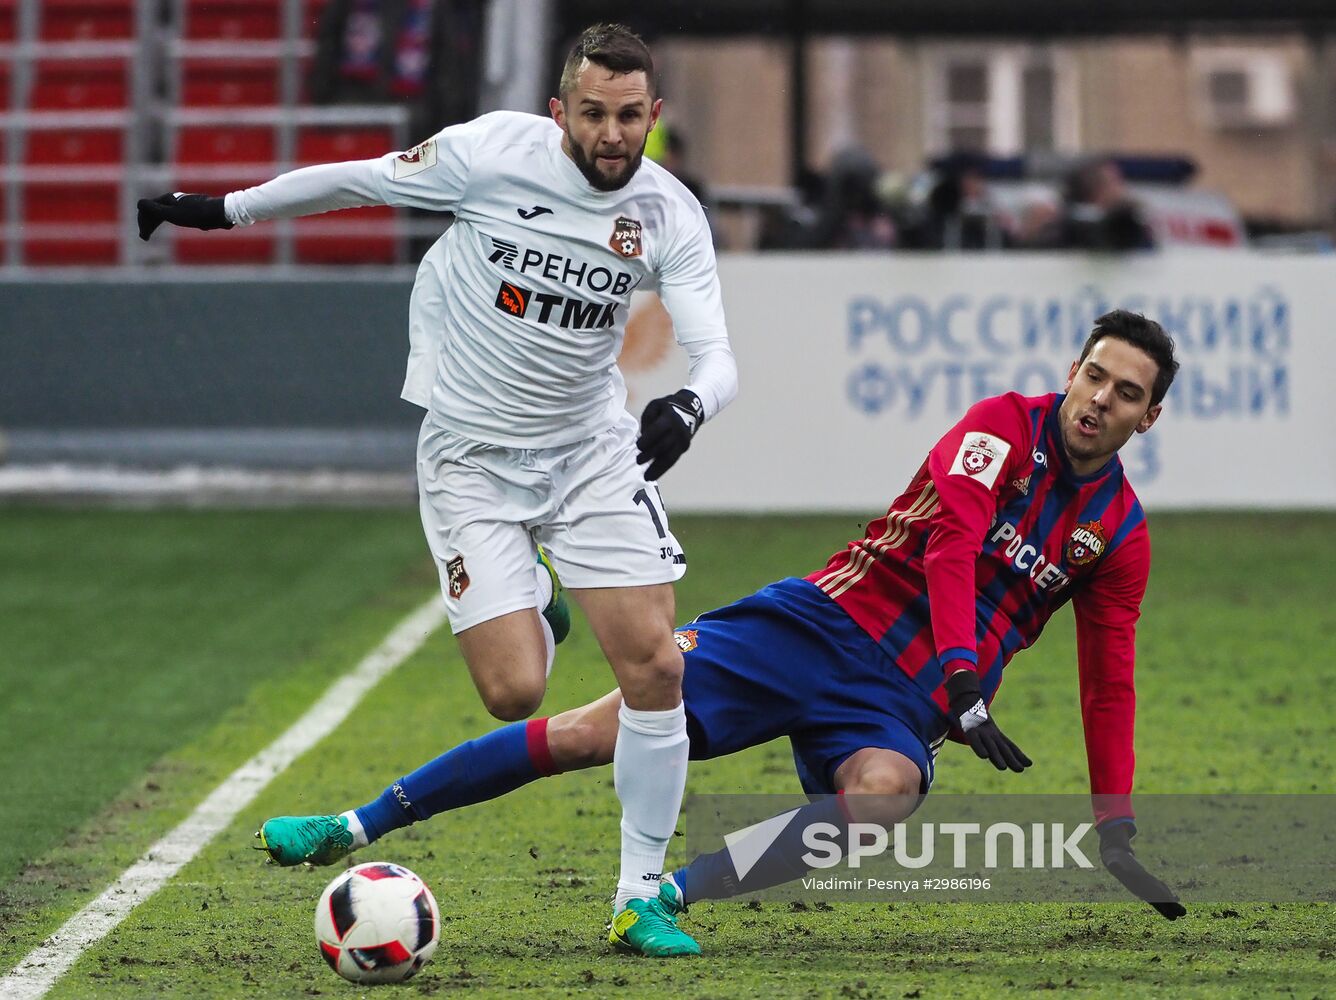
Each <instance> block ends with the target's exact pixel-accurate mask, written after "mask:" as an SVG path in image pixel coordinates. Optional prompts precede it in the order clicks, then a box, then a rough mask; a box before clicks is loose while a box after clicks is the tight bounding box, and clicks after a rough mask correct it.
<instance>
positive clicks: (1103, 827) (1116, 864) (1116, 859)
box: [1099, 819, 1188, 920]
mask: <svg viewBox="0 0 1336 1000" xmlns="http://www.w3.org/2000/svg"><path fill="white" fill-rule="evenodd" d="M1136 835H1137V827H1136V824H1135V823H1133V822H1132V821H1131V820H1130V819H1115V820H1110V821H1109V822H1107V823H1102V824H1100V827H1099V859H1100V861H1102V862H1104V867H1105V868H1107V869H1108V870H1109V874H1110V875H1112V876H1113V877H1114V878H1116V879H1117V880H1118V881H1119V882H1121V883H1122V884H1123V885H1124V886H1126V887H1127V889H1128V891H1129V892H1131V893H1132V895H1134V896H1136V897H1137V898H1138V899H1144V900H1145V901H1146V902H1147V903H1149V904H1150V905H1151V906H1153V907H1155V909H1156V911H1157V912H1158V913H1159V914H1160V916H1162V917H1164V918H1165V919H1166V920H1177V919H1178V918H1179V917H1181V916H1183V915H1184V914H1186V913H1187V912H1188V911H1187V907H1185V906H1184V905H1183V904H1182V903H1181V902H1179V900H1178V896H1177V894H1175V892H1174V890H1172V889H1170V888H1169V887H1168V886H1167V885H1165V884H1164V883H1163V882H1161V881H1160V880H1159V879H1158V878H1156V877H1155V876H1154V875H1152V874H1151V873H1150V872H1148V871H1146V869H1145V867H1144V866H1143V865H1142V864H1141V862H1140V861H1138V860H1137V858H1136V855H1135V854H1133V853H1132V838H1133V837H1135V836H1136Z"/></svg>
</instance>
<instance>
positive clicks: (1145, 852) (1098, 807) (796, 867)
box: [682, 794, 1336, 903]
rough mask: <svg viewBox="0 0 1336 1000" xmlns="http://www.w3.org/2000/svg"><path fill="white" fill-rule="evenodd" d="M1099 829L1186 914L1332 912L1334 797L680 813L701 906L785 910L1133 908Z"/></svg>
mask: <svg viewBox="0 0 1336 1000" xmlns="http://www.w3.org/2000/svg"><path fill="white" fill-rule="evenodd" d="M1133 809H1135V812H1133ZM1100 823H1108V824H1112V827H1113V828H1116V827H1118V826H1121V825H1123V824H1133V825H1132V829H1131V834H1130V837H1131V841H1130V842H1131V850H1132V852H1133V854H1134V857H1135V859H1136V861H1137V863H1138V864H1140V865H1142V866H1144V867H1145V868H1146V869H1147V870H1149V871H1151V872H1152V873H1154V874H1155V875H1156V876H1157V877H1158V878H1161V879H1163V880H1164V881H1165V882H1166V883H1167V884H1169V885H1170V886H1171V887H1172V888H1173V889H1174V890H1175V891H1177V892H1179V894H1180V895H1181V896H1182V898H1183V899H1184V900H1185V901H1187V902H1250V901H1257V902H1277V903H1279V902H1306V901H1314V902H1336V795H1323V794H1310V795H1146V794H1141V795H1137V796H1136V797H1135V803H1134V804H1133V802H1132V800H1131V799H1130V798H1129V797H1128V796H1126V795H1123V796H1104V797H1101V796H1095V797H1094V798H1092V797H1091V796H1088V795H1080V794H1071V795H979V794H972V795H938V794H933V795H927V796H920V795H910V796H848V797H841V796H833V795H826V796H805V797H802V798H799V797H798V796H794V795H789V796H766V795H754V794H752V795H699V796H691V797H689V798H688V801H687V803H686V805H685V807H684V809H683V813H682V824H683V826H684V827H685V833H686V840H685V843H684V844H683V847H684V848H685V859H684V860H686V861H689V862H691V863H692V864H693V865H695V868H694V870H693V869H692V867H691V866H688V874H687V877H688V879H690V878H693V877H694V878H697V879H698V881H697V883H696V886H697V888H696V890H695V891H698V892H701V893H705V892H709V893H711V894H710V895H708V896H705V895H702V897H701V898H710V899H724V898H731V897H734V896H746V897H749V898H750V899H758V898H761V899H771V900H776V901H781V900H784V901H798V900H807V901H810V900H811V899H812V898H813V897H817V898H819V899H821V900H823V901H826V900H829V901H837V900H845V901H851V902H852V901H862V902H871V901H874V900H878V899H880V900H894V899H919V900H932V901H933V902H947V901H961V902H967V901H981V900H985V899H986V900H987V901H989V902H1004V901H1018V902H1019V901H1024V902H1083V903H1096V902H1104V901H1109V902H1125V901H1126V899H1127V896H1128V891H1127V889H1126V887H1125V885H1124V884H1122V883H1120V881H1119V879H1118V877H1117V875H1116V873H1115V872H1113V871H1112V870H1111V869H1109V868H1107V867H1106V866H1105V863H1104V861H1103V860H1102V858H1101V849H1102V848H1103V843H1102V840H1103V839H1104V838H1102V837H1101V834H1100V829H1099V827H1098V824H1100ZM1123 839H1124V840H1127V839H1128V838H1127V837H1124V838H1123ZM693 859H694V860H693ZM696 862H700V863H699V864H696ZM707 885H708V886H709V888H708V889H706V888H703V887H704V886H707Z"/></svg>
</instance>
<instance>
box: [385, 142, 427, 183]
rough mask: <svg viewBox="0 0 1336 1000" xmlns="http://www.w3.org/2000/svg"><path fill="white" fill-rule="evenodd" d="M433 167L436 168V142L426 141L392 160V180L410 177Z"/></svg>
mask: <svg viewBox="0 0 1336 1000" xmlns="http://www.w3.org/2000/svg"><path fill="white" fill-rule="evenodd" d="M434 166H436V140H435V139H428V140H427V141H426V142H423V143H420V144H418V145H416V146H414V147H413V148H412V149H406V150H404V151H403V152H402V153H400V154H399V155H398V156H396V157H395V158H394V179H395V180H401V179H402V178H404V177H412V176H413V175H414V174H420V173H422V171H424V170H428V169H430V168H431V167H434Z"/></svg>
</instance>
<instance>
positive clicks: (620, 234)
mask: <svg viewBox="0 0 1336 1000" xmlns="http://www.w3.org/2000/svg"><path fill="white" fill-rule="evenodd" d="M640 233H641V227H640V223H639V222H637V221H636V220H635V219H628V218H627V217H626V216H624V215H619V216H618V217H617V221H616V222H614V223H613V224H612V238H611V239H609V240H608V246H610V247H612V249H614V250H616V251H617V252H618V253H619V254H621V255H622V256H623V257H627V258H630V257H639V256H640V249H641V247H640Z"/></svg>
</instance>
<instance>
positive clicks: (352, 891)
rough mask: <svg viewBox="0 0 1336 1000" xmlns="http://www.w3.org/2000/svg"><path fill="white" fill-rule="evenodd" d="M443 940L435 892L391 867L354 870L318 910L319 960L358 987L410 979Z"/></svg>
mask: <svg viewBox="0 0 1336 1000" xmlns="http://www.w3.org/2000/svg"><path fill="white" fill-rule="evenodd" d="M440 936H441V911H440V910H439V909H437V907H436V899H435V897H433V896H432V894H431V890H430V889H428V888H427V885H426V883H425V882H423V881H422V879H420V878H418V877H417V876H416V875H414V874H413V873H412V872H411V871H409V870H408V869H407V868H405V867H403V865H396V864H391V863H390V862H388V861H372V862H370V863H368V864H362V865H357V866H356V867H354V868H349V869H348V870H347V871H345V872H343V873H342V874H341V875H339V877H338V878H336V879H335V880H334V881H333V882H331V883H329V885H327V886H326V887H325V891H324V892H322V893H321V894H320V902H319V903H318V904H316V908H315V939H316V943H317V944H318V945H319V946H320V954H321V955H322V956H324V959H325V961H326V962H328V963H329V967H330V968H331V969H333V970H334V971H335V972H337V973H338V974H339V975H340V976H342V977H343V978H344V979H348V980H351V981H352V982H354V983H397V982H400V981H401V980H404V979H407V978H408V977H410V976H412V975H413V974H414V973H416V972H417V971H418V969H420V968H422V966H424V965H426V964H427V960H428V959H430V958H431V955H432V952H434V951H435V950H436V943H437V942H438V941H439V940H440Z"/></svg>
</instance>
